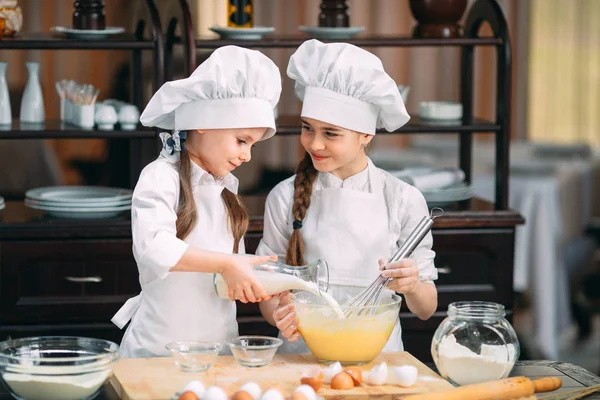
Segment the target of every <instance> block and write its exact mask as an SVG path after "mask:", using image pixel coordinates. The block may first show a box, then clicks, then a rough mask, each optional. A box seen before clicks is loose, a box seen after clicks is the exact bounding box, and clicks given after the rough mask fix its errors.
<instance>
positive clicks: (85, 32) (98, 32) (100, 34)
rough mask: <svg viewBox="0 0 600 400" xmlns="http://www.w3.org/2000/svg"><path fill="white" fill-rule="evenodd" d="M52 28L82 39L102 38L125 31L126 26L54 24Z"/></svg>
mask: <svg viewBox="0 0 600 400" xmlns="http://www.w3.org/2000/svg"><path fill="white" fill-rule="evenodd" d="M50 30H51V31H53V32H57V33H63V34H65V35H67V36H72V37H75V38H80V39H102V38H105V37H106V36H109V35H117V34H119V33H123V32H125V28H123V27H121V26H107V27H106V28H105V29H73V28H68V27H66V26H53V27H51V28H50Z"/></svg>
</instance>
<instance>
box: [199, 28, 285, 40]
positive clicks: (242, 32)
mask: <svg viewBox="0 0 600 400" xmlns="http://www.w3.org/2000/svg"><path fill="white" fill-rule="evenodd" d="M210 30H211V31H213V32H215V33H216V34H218V35H219V36H221V39H237V40H260V39H262V37H263V36H264V35H266V34H267V33H271V32H273V31H275V28H274V27H272V26H255V27H253V28H229V27H226V26H216V25H215V26H213V27H211V28H210Z"/></svg>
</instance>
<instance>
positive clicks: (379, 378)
mask: <svg viewBox="0 0 600 400" xmlns="http://www.w3.org/2000/svg"><path fill="white" fill-rule="evenodd" d="M368 377H369V382H368V383H369V384H370V385H384V384H385V383H386V382H387V378H388V366H387V364H386V363H384V362H383V363H381V364H377V365H376V366H374V367H373V368H372V369H371V371H370V372H369V375H368Z"/></svg>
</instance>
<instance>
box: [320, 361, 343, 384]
mask: <svg viewBox="0 0 600 400" xmlns="http://www.w3.org/2000/svg"><path fill="white" fill-rule="evenodd" d="M342 370H343V368H342V364H340V363H339V362H334V363H333V364H331V365H329V366H328V367H327V368H325V369H324V370H323V382H325V383H331V380H332V379H333V377H334V376H336V375H337V374H339V373H340V372H342Z"/></svg>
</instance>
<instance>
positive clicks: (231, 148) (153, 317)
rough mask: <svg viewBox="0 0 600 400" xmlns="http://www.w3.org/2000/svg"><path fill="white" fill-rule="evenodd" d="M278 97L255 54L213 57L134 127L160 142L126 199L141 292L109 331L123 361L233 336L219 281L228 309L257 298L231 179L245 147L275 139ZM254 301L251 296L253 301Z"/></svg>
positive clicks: (243, 218) (235, 50) (270, 66)
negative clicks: (119, 334) (149, 129)
mask: <svg viewBox="0 0 600 400" xmlns="http://www.w3.org/2000/svg"><path fill="white" fill-rule="evenodd" d="M280 93H281V77H280V74H279V69H278V68H277V66H276V65H275V64H274V63H273V62H272V61H271V60H270V59H269V58H267V57H266V56H265V55H263V54H262V53H260V52H258V51H254V50H247V49H243V48H240V47H235V46H226V47H221V48H219V49H218V50H216V51H215V52H214V53H213V54H212V55H211V56H210V57H209V58H208V59H207V60H206V61H205V62H204V63H202V64H201V65H200V66H199V67H198V68H197V69H196V70H195V71H194V73H192V75H191V76H190V77H189V78H186V79H181V80H176V81H172V82H167V83H165V84H164V85H163V86H162V87H161V88H160V89H159V90H158V91H157V92H156V93H155V94H154V96H153V97H152V99H151V100H150V102H149V103H148V105H147V106H146V109H145V110H144V112H143V113H142V115H141V117H140V121H141V122H142V124H144V125H145V126H154V127H159V128H163V129H168V130H170V131H172V133H171V134H170V133H167V132H162V133H161V134H160V138H161V139H162V141H163V149H162V151H161V153H160V156H159V157H158V159H157V160H155V161H154V162H152V163H150V164H149V165H147V166H146V167H145V168H144V170H143V171H142V173H141V175H140V178H139V180H138V183H137V185H136V187H135V190H134V193H133V201H132V213H131V214H132V220H131V225H132V234H133V255H134V257H135V259H136V261H137V265H138V269H139V274H140V278H139V280H140V284H141V287H142V292H141V293H140V294H139V295H138V296H136V297H134V298H132V299H129V300H128V301H127V302H126V303H125V305H124V306H123V307H122V308H121V310H119V312H117V314H116V315H115V316H114V317H113V319H112V321H113V322H114V323H115V324H116V325H117V326H118V327H119V328H123V327H124V326H125V325H126V324H127V323H128V322H129V321H130V320H131V324H129V327H128V329H127V331H126V332H125V335H124V337H123V342H122V344H121V355H122V356H123V357H151V356H164V355H168V354H169V353H168V350H167V349H166V348H165V345H166V344H167V343H169V342H173V341H180V340H202V341H216V342H223V341H225V340H227V339H230V338H232V337H235V336H237V334H238V327H237V322H236V307H235V302H233V301H230V300H223V299H221V298H220V297H218V296H217V295H216V293H215V290H214V287H213V273H220V274H221V275H222V276H223V278H224V280H225V282H226V283H227V287H228V289H229V296H230V299H231V300H233V299H234V298H239V299H240V300H241V301H243V302H247V301H252V302H253V301H257V300H259V298H261V297H262V298H266V297H267V296H266V294H265V292H264V289H263V288H262V287H261V286H260V284H259V283H258V282H257V281H256V279H255V278H254V275H253V274H252V269H253V266H254V265H255V264H257V263H262V262H265V261H268V260H272V259H276V257H273V256H262V257H255V256H246V255H238V254H231V253H232V252H233V253H243V246H244V245H243V235H244V234H245V231H246V228H247V227H248V214H247V212H246V209H245V207H244V205H243V204H242V201H241V199H240V198H239V196H238V195H237V189H238V180H237V178H236V177H234V176H233V175H232V174H231V171H233V170H234V169H235V168H236V167H238V166H240V165H241V164H242V163H244V162H248V161H250V151H251V148H252V146H253V145H254V144H255V143H256V142H258V141H260V140H264V139H268V138H270V137H271V136H273V134H274V133H275V120H274V113H273V109H274V107H275V106H276V104H277V102H278V100H279V96H280ZM255 293H256V294H257V295H258V296H260V297H259V298H257V297H255Z"/></svg>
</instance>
